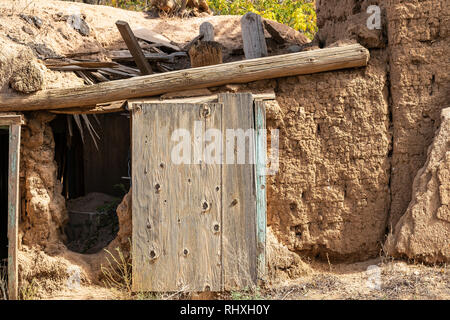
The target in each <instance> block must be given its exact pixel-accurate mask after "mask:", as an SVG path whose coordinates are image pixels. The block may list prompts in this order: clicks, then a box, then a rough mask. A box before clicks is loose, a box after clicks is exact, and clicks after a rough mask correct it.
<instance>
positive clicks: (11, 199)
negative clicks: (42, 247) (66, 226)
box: [8, 124, 21, 300]
mask: <svg viewBox="0 0 450 320" xmlns="http://www.w3.org/2000/svg"><path fill="white" fill-rule="evenodd" d="M20 128H21V126H20V124H13V125H10V126H9V170H8V295H9V299H10V300H17V299H18V298H19V297H18V266H17V243H18V235H17V229H18V225H19V163H20Z"/></svg>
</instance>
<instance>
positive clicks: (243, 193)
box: [219, 93, 257, 290]
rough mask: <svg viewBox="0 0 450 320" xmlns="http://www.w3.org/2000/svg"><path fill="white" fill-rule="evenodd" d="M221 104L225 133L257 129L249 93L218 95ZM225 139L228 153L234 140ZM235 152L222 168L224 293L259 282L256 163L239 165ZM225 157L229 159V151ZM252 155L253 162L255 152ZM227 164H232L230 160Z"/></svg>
mask: <svg viewBox="0 0 450 320" xmlns="http://www.w3.org/2000/svg"><path fill="white" fill-rule="evenodd" d="M219 103H222V104H223V105H224V108H225V112H224V114H223V119H222V124H223V127H222V132H226V130H227V129H242V130H244V131H247V130H248V129H250V130H252V129H254V119H253V97H252V95H251V94H250V93H241V94H231V93H227V94H219ZM224 140H225V141H224V147H223V148H224V150H226V152H227V151H228V150H229V149H227V143H232V142H233V141H232V140H233V137H232V136H230V135H228V134H226V139H224ZM235 146H236V144H235ZM248 148H249V147H247V148H246V150H248ZM234 150H235V154H234V156H235V161H234V163H235V164H225V165H223V169H222V184H223V186H222V188H223V194H222V202H223V208H224V212H223V216H222V218H223V221H222V224H223V239H222V250H223V252H222V255H223V257H222V261H223V289H224V290H232V289H243V288H246V287H249V286H252V285H254V284H255V283H256V280H257V271H256V269H257V265H256V254H257V253H256V193H255V188H256V186H255V170H254V164H249V162H251V161H249V160H250V159H249V158H247V159H246V160H245V164H236V163H238V157H239V155H238V154H237V152H236V151H237V149H236V148H234ZM226 156H227V157H229V156H230V155H229V154H228V152H227V155H226ZM231 156H233V155H231ZM245 156H249V155H248V154H246V155H245ZM250 156H252V163H254V162H255V161H254V153H253V155H250ZM227 163H230V161H229V160H227Z"/></svg>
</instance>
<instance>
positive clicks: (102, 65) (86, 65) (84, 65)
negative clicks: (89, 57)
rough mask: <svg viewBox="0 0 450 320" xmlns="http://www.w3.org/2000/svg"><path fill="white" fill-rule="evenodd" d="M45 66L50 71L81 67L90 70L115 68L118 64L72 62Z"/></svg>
mask: <svg viewBox="0 0 450 320" xmlns="http://www.w3.org/2000/svg"><path fill="white" fill-rule="evenodd" d="M45 66H46V67H47V68H49V69H52V68H62V67H80V68H88V69H100V68H115V67H117V63H116V62H109V61H74V62H72V61H70V62H60V63H58V62H53V63H52V62H46V63H45Z"/></svg>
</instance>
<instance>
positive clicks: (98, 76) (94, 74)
mask: <svg viewBox="0 0 450 320" xmlns="http://www.w3.org/2000/svg"><path fill="white" fill-rule="evenodd" d="M89 73H90V74H91V75H92V77H94V78H95V79H96V80H97V81H98V82H105V81H109V79H108V78H106V77H105V76H104V75H102V74H101V73H100V72H96V71H94V72H89Z"/></svg>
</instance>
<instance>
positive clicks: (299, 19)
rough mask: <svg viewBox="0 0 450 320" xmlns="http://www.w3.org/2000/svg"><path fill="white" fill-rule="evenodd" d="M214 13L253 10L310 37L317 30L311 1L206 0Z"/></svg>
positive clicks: (238, 13) (230, 13) (235, 12)
mask: <svg viewBox="0 0 450 320" xmlns="http://www.w3.org/2000/svg"><path fill="white" fill-rule="evenodd" d="M208 5H209V7H210V9H211V10H213V12H214V14H216V15H244V14H246V13H247V12H254V13H257V14H259V15H260V16H262V17H263V18H266V19H270V20H274V21H278V22H280V23H283V24H286V25H288V26H290V27H292V28H294V29H296V30H299V31H302V32H303V33H304V34H305V35H306V36H307V37H308V38H310V39H312V38H313V37H314V34H315V33H316V32H317V24H316V21H317V18H316V11H315V8H314V2H313V1H302V0H208Z"/></svg>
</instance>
